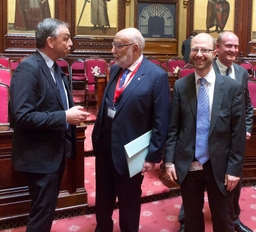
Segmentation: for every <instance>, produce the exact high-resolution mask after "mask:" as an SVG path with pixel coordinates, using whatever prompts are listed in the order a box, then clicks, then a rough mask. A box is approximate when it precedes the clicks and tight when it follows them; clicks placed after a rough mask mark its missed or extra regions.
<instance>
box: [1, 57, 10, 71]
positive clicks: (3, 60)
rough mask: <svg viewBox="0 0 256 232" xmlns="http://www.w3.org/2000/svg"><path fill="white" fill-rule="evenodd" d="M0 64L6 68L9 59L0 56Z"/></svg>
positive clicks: (8, 64) (8, 65)
mask: <svg viewBox="0 0 256 232" xmlns="http://www.w3.org/2000/svg"><path fill="white" fill-rule="evenodd" d="M0 64H1V65H3V66H4V67H6V68H9V67H10V61H9V58H8V57H6V56H0Z"/></svg>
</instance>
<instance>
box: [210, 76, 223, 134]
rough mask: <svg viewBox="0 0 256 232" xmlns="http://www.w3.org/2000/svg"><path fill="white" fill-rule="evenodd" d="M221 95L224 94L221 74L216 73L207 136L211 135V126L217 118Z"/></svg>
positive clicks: (213, 125)
mask: <svg viewBox="0 0 256 232" xmlns="http://www.w3.org/2000/svg"><path fill="white" fill-rule="evenodd" d="M223 96H224V80H223V77H222V75H219V74H217V73H216V80H215V86H214V96H213V102H212V115H211V124H210V132H209V136H210V135H211V133H212V131H213V128H214V127H215V125H216V122H217V119H218V117H219V113H220V109H221V105H222V101H223Z"/></svg>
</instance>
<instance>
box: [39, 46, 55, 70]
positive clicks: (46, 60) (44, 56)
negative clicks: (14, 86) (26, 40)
mask: <svg viewBox="0 0 256 232" xmlns="http://www.w3.org/2000/svg"><path fill="white" fill-rule="evenodd" d="M38 52H39V53H40V54H41V56H42V57H43V58H44V60H45V63H46V65H47V66H48V67H49V69H51V68H52V66H53V64H54V61H53V60H52V59H51V58H50V57H49V56H47V55H46V54H45V53H43V52H42V51H40V50H38Z"/></svg>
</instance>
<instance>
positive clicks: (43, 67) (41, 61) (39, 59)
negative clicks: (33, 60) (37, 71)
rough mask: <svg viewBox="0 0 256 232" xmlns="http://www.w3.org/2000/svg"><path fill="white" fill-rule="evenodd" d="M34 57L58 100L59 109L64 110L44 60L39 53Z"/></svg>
mask: <svg viewBox="0 0 256 232" xmlns="http://www.w3.org/2000/svg"><path fill="white" fill-rule="evenodd" d="M36 56H37V62H38V65H39V67H40V68H41V71H42V73H43V74H44V76H45V78H46V79H47V81H48V82H49V85H50V86H51V88H52V90H53V92H54V93H55V95H56V98H57V99H58V101H59V103H60V105H61V108H62V109H64V106H63V104H62V101H61V97H60V93H59V91H58V89H57V87H56V84H55V82H54V80H53V78H52V74H51V72H50V69H49V67H48V66H47V64H46V63H45V60H44V58H43V57H42V56H41V55H40V53H39V52H37V53H36ZM65 85H66V83H65ZM68 97H69V95H68Z"/></svg>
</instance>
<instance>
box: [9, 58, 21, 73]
mask: <svg viewBox="0 0 256 232" xmlns="http://www.w3.org/2000/svg"><path fill="white" fill-rule="evenodd" d="M19 63H20V62H19V61H18V60H10V62H9V65H10V69H11V70H12V71H13V72H14V71H15V70H16V68H17V67H18V65H19Z"/></svg>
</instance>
